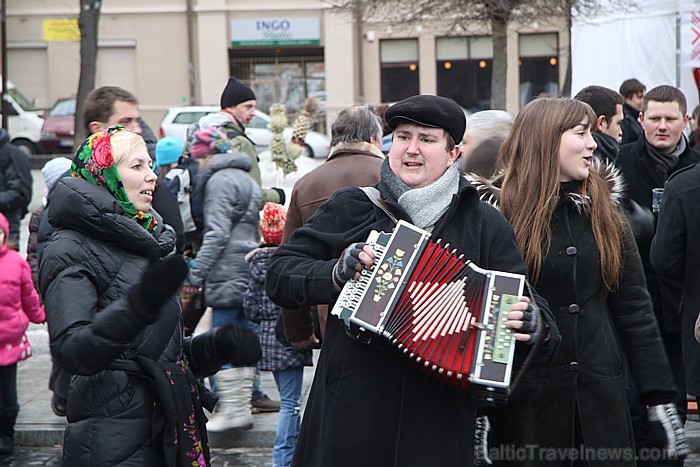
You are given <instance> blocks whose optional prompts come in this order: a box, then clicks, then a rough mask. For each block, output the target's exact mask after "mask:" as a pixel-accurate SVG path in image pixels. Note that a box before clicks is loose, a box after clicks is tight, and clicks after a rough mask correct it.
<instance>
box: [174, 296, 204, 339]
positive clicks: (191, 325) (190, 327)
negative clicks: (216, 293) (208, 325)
mask: <svg viewBox="0 0 700 467" xmlns="http://www.w3.org/2000/svg"><path fill="white" fill-rule="evenodd" d="M180 298H181V300H182V315H183V324H182V326H183V328H184V331H185V336H190V335H192V333H193V332H194V329H195V328H196V327H197V324H198V323H199V320H200V319H202V315H204V312H205V311H206V309H207V306H206V304H205V303H206V302H205V301H204V287H199V288H198V289H197V290H196V291H195V292H194V294H190V293H187V292H185V289H184V288H181V289H180Z"/></svg>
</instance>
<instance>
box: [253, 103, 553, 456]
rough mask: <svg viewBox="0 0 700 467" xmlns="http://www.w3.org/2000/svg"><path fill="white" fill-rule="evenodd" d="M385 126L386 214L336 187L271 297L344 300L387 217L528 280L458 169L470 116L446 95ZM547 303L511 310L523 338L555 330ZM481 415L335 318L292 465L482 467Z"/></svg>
mask: <svg viewBox="0 0 700 467" xmlns="http://www.w3.org/2000/svg"><path fill="white" fill-rule="evenodd" d="M386 119H387V122H388V123H389V125H390V126H391V128H392V129H393V130H394V133H393V134H394V136H393V143H392V146H391V150H390V151H389V155H388V158H387V159H385V160H384V162H383V165H382V168H381V173H380V182H379V183H378V184H377V185H375V188H376V189H377V190H378V192H379V195H380V197H381V200H382V201H383V202H384V203H385V204H386V208H382V207H380V206H381V203H380V202H379V201H378V200H376V202H377V204H375V201H371V200H370V198H369V197H368V195H367V194H366V192H365V191H363V190H360V189H359V188H357V187H346V188H343V189H341V190H338V191H336V192H335V193H334V194H333V195H332V196H331V197H330V198H329V199H328V201H326V202H325V203H324V204H323V205H321V207H319V208H318V210H317V211H316V213H315V214H314V215H313V216H311V218H310V219H309V221H308V222H307V223H306V224H305V225H304V226H302V227H300V228H298V229H297V230H296V231H295V232H294V235H292V238H291V239H290V242H289V243H288V244H285V245H282V246H280V247H279V249H278V250H277V252H276V254H275V255H274V256H273V257H272V259H271V262H270V266H269V270H268V274H267V283H266V290H267V293H268V295H269V296H270V298H271V299H272V300H273V301H275V302H276V303H277V304H278V305H280V306H283V307H287V308H298V307H302V306H309V305H316V304H320V303H329V304H332V303H334V302H335V301H336V299H337V298H338V295H339V294H340V291H341V289H342V287H343V286H344V284H345V283H346V282H347V281H348V280H349V279H351V278H358V277H359V276H360V271H362V270H364V269H370V267H371V265H372V261H373V260H374V259H375V254H374V251H373V250H372V248H370V247H369V246H368V245H366V244H365V243H364V242H365V241H366V240H367V236H368V234H369V233H370V232H371V231H372V230H378V231H384V232H390V231H391V230H392V229H393V228H394V223H393V220H392V218H390V217H389V216H388V215H387V213H386V212H387V211H384V209H387V210H388V211H390V212H392V213H393V214H392V215H393V216H395V217H396V218H399V219H403V220H406V221H409V222H411V223H412V224H414V225H416V226H418V227H420V228H422V229H424V230H427V231H429V232H431V234H432V237H431V238H432V239H433V240H436V239H437V238H441V239H442V240H443V241H445V242H449V244H450V245H451V247H453V248H456V249H457V250H459V251H460V253H464V255H465V257H466V258H467V259H470V260H473V261H474V262H475V263H476V264H478V265H480V266H481V267H484V268H487V269H496V270H501V271H510V272H514V273H520V274H525V273H526V269H525V265H524V264H523V260H522V257H521V254H520V251H519V249H518V246H517V244H516V242H515V236H514V234H513V230H512V228H511V227H510V225H509V224H508V223H507V221H506V220H505V218H503V216H502V215H501V214H500V213H499V212H498V211H497V210H496V209H494V208H493V207H491V206H488V205H487V204H486V203H484V202H480V201H479V199H478V194H477V192H476V190H475V189H474V187H472V186H471V185H470V184H469V182H467V181H466V179H464V178H463V177H461V176H460V174H459V171H458V170H457V164H456V163H455V162H456V160H457V158H458V156H459V151H460V149H459V146H457V145H456V144H455V142H456V141H460V140H461V138H462V136H463V135H464V129H465V124H466V119H465V117H464V113H463V112H462V109H461V108H460V107H459V106H458V105H457V104H456V103H455V102H454V101H452V100H451V99H447V98H444V97H439V96H413V97H410V98H408V99H405V100H403V101H401V102H399V103H397V104H395V105H393V106H392V107H391V108H389V110H387V112H386ZM540 305H541V306H544V307H545V308H544V309H542V308H539V309H538V308H536V307H533V306H531V305H530V304H528V303H526V299H524V300H523V301H520V302H517V303H515V304H513V305H512V307H511V308H510V312H509V313H508V315H509V321H508V323H507V325H508V326H512V327H513V328H515V329H518V330H519V331H517V330H516V334H515V335H516V336H517V338H518V339H522V340H527V341H537V340H539V338H540V337H542V336H543V335H544V334H545V333H544V331H543V327H542V326H541V323H542V321H543V320H542V317H543V316H546V315H547V313H541V311H540V310H546V304H544V303H541V304H540ZM547 311H548V310H547ZM511 320H512V321H511ZM556 340H557V339H556V338H554V339H550V342H551V341H556ZM476 409H477V402H476V400H475V399H472V398H471V393H470V392H469V391H460V390H455V389H454V388H450V387H448V386H446V385H440V384H437V383H436V382H435V381H433V380H431V379H430V378H428V377H427V376H425V375H424V374H422V373H421V372H419V371H416V370H415V369H414V368H411V367H410V365H407V364H404V363H402V361H401V360H400V359H397V358H396V355H395V354H394V353H393V352H386V351H382V350H381V349H378V348H377V347H376V346H375V345H367V344H366V343H363V342H359V341H358V340H356V339H355V338H353V337H352V336H351V335H350V334H349V333H348V332H346V328H345V325H344V324H343V321H342V320H340V319H336V318H335V317H329V319H328V321H327V323H326V331H325V335H324V339H323V346H322V349H321V353H320V358H319V362H318V366H317V368H316V375H315V377H314V383H313V386H312V389H311V394H310V396H309V401H308V404H307V406H306V410H305V413H304V420H303V423H302V427H301V433H300V436H299V441H298V443H297V448H296V452H295V456H294V461H293V463H292V464H293V465H304V466H325V465H334V466H346V465H347V466H356V465H382V466H392V465H393V466H424V465H472V454H473V452H472V449H473V436H474V424H475V417H476Z"/></svg>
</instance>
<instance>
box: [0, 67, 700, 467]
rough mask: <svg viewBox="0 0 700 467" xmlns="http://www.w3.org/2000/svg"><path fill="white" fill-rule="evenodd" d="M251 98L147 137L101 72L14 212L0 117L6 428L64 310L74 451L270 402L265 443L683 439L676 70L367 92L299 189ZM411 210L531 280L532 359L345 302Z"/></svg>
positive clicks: (250, 421) (681, 195) (203, 423)
mask: <svg viewBox="0 0 700 467" xmlns="http://www.w3.org/2000/svg"><path fill="white" fill-rule="evenodd" d="M256 104H257V101H256V96H255V93H254V91H253V90H252V89H251V88H250V87H248V86H247V85H246V84H244V83H242V82H241V81H239V80H237V79H236V78H231V79H229V81H228V82H227V83H226V84H225V86H224V89H223V91H222V94H221V101H220V106H221V110H220V111H219V112H216V113H213V114H210V115H207V116H205V117H202V118H201V119H200V120H199V121H198V122H196V123H194V124H192V125H191V126H190V128H189V129H188V132H187V138H186V140H185V141H182V140H179V139H177V138H171V137H166V138H161V139H160V140H157V141H156V138H155V136H153V135H152V132H151V131H150V128H148V125H147V124H146V123H145V122H144V121H143V119H141V118H140V113H139V109H138V101H137V99H136V97H135V96H133V95H132V94H131V93H130V92H128V91H126V90H124V89H121V88H117V87H112V86H104V87H101V88H98V89H96V90H94V91H92V92H91V93H90V94H89V95H88V97H87V99H86V102H85V105H84V122H85V127H86V130H87V131H88V133H89V134H90V136H89V137H88V138H87V140H85V141H84V142H82V144H80V146H79V147H78V149H77V151H76V153H75V155H74V156H73V157H72V159H69V158H55V159H53V160H51V161H49V162H47V164H46V165H45V167H44V168H43V169H42V175H43V177H44V181H45V185H46V190H45V192H44V193H43V197H42V203H41V206H40V207H39V208H38V209H37V210H36V211H35V212H33V213H32V216H31V221H30V228H29V232H22V233H21V232H20V228H19V223H20V221H21V219H22V218H23V217H24V215H25V214H27V209H28V206H29V202H30V200H31V197H32V192H31V173H30V171H29V166H28V163H27V161H26V158H25V157H24V156H23V154H22V153H21V152H18V151H17V150H16V149H15V148H13V147H12V145H11V144H10V143H9V142H8V141H7V140H8V138H7V134H6V132H4V130H0V320H1V321H2V322H1V323H0V329H1V330H0V454H10V453H12V451H13V445H14V443H13V435H14V426H15V423H16V418H17V415H18V413H19V410H20V407H19V404H18V397H17V382H16V380H17V364H18V362H20V361H21V360H24V359H26V358H29V357H30V356H31V345H30V342H29V340H28V338H27V336H26V333H25V331H26V329H27V326H28V323H29V322H33V323H42V322H46V324H47V326H48V332H49V339H50V348H51V357H52V371H51V375H50V378H49V382H48V384H49V388H50V389H51V391H52V395H53V397H52V401H51V409H52V410H53V412H54V413H55V414H56V415H57V416H61V417H65V418H66V420H67V427H66V430H65V435H64V444H63V459H64V463H65V465H168V466H181V465H182V466H184V465H188V466H191V465H197V466H208V465H211V459H210V454H209V443H208V437H207V433H224V435H225V434H226V433H230V432H234V431H235V430H245V429H250V428H251V427H252V426H253V425H254V423H255V417H254V414H256V413H260V412H279V416H278V424H277V434H276V437H275V441H274V446H273V465H274V466H275V467H278V466H279V467H282V466H289V465H296V466H324V465H348V466H349V465H353V466H354V465H382V466H384V465H394V466H407V465H416V466H417V465H505V464H515V465H533V466H534V465H555V466H565V465H566V466H570V465H577V466H578V465H589V466H594V465H601V466H602V465H606V466H607V465H654V466H657V465H682V463H683V458H684V457H685V456H686V455H687V454H688V451H689V449H688V444H687V441H686V439H685V432H684V423H685V421H686V419H687V413H688V403H687V402H688V401H687V397H688V395H691V396H697V395H698V394H700V380H699V379H698V375H697V372H696V371H694V367H695V365H696V362H697V361H698V359H700V352H699V351H698V349H699V348H700V347H699V345H700V344H698V341H697V340H696V339H698V337H700V333H699V332H698V331H697V329H700V326H699V325H698V324H697V323H696V321H698V322H699V323H700V320H698V311H697V309H698V307H697V304H698V302H699V301H700V296H699V295H698V294H699V293H700V292H698V290H700V287H698V286H699V285H700V284H699V283H698V280H697V277H698V276H697V275H696V274H694V273H693V272H692V269H691V268H692V266H693V265H694V264H695V262H693V259H694V258H695V256H697V251H696V249H694V248H691V245H692V242H693V239H695V238H697V237H695V235H698V234H700V233H698V231H697V230H698V225H697V224H698V223H697V221H696V219H697V216H698V213H697V212H698V203H700V201H698V200H699V199H700V198H699V197H698V195H700V193H699V192H698V191H699V190H700V178H699V177H700V168H699V166H698V162H699V161H700V152H698V149H700V146H698V145H699V144H700V136H699V135H700V131H699V130H698V125H697V122H698V119H699V118H700V107H698V108H696V109H694V110H693V111H692V113H691V115H688V108H687V101H686V97H685V96H684V95H683V93H682V92H681V91H680V90H679V89H677V88H675V87H673V86H668V85H662V86H657V87H654V88H653V89H650V90H648V91H647V89H646V87H645V86H644V85H643V84H642V83H641V82H640V81H638V80H636V79H630V80H627V81H625V82H623V83H622V85H621V86H620V89H619V92H617V91H614V90H612V89H608V88H605V87H602V86H588V87H586V88H584V89H582V90H581V91H580V92H579V93H578V94H577V95H576V96H575V97H574V98H563V97H548V96H542V97H538V98H536V99H534V100H532V101H531V102H529V103H528V104H526V105H525V106H524V107H523V108H522V109H521V110H520V111H519V112H518V113H517V115H515V116H513V115H510V114H509V113H507V112H505V111H501V110H486V111H481V112H477V113H475V114H472V115H470V116H469V117H466V116H465V114H464V112H463V111H462V109H461V107H460V106H459V105H458V104H457V103H456V102H454V101H453V100H451V99H448V98H444V97H440V96H428V95H418V96H411V97H409V98H407V99H404V100H402V101H400V102H398V103H396V104H393V105H391V106H377V107H374V106H368V105H356V106H351V107H348V108H346V109H343V110H341V111H340V112H339V113H338V116H337V118H336V119H335V121H334V122H333V125H332V129H331V136H332V141H331V152H330V155H329V157H328V159H327V160H326V161H325V162H324V163H323V164H321V165H320V166H318V167H317V168H316V169H314V170H313V171H311V172H309V173H308V174H306V175H304V176H303V177H302V178H300V179H299V180H298V181H297V182H296V183H295V185H294V187H293V189H292V192H291V195H290V196H289V200H287V195H286V193H285V191H284V189H282V188H278V187H263V186H262V181H261V175H260V166H259V157H258V153H257V151H256V148H255V145H254V143H253V142H252V141H251V140H250V139H249V138H248V137H247V136H246V134H245V128H246V125H247V124H248V123H249V122H250V120H251V118H252V117H253V115H254V113H255V109H256ZM688 124H689V125H688ZM687 126H689V129H690V131H689V132H687V133H686V127H687ZM686 134H687V135H686ZM299 142H301V143H302V144H303V141H296V143H299ZM399 221H405V222H408V223H410V224H412V225H414V226H415V227H417V228H418V229H420V230H421V231H423V232H425V234H426V235H427V236H428V237H429V238H430V239H431V240H432V241H434V242H438V241H439V242H445V243H449V245H450V248H452V249H454V250H455V251H457V252H458V253H459V254H460V255H462V258H463V259H464V260H468V261H470V262H473V263H474V264H476V265H478V266H479V267H480V268H483V269H485V270H494V271H501V272H504V273H512V274H517V275H522V276H523V277H525V278H527V287H525V291H524V293H523V296H522V297H520V298H519V299H517V300H514V301H513V303H511V304H510V307H509V308H508V309H507V310H506V311H505V316H506V318H505V321H504V323H503V325H504V326H505V327H506V328H509V329H511V330H512V334H513V336H514V337H513V338H514V342H515V343H514V344H513V345H514V354H513V358H514V361H515V362H516V365H518V366H519V365H521V364H522V373H518V375H517V378H514V380H517V381H516V382H515V384H514V385H513V387H512V388H510V393H509V397H508V398H507V401H504V403H494V398H493V397H492V396H491V397H489V396H486V397H484V396H483V395H481V394H480V393H478V392H477V391H476V390H473V389H464V388H454V387H452V386H450V385H448V384H445V383H444V381H443V382H439V381H436V380H435V378H429V377H426V375H425V372H421V371H416V368H414V366H412V365H410V364H406V361H404V359H401V358H397V355H398V354H399V352H396V351H393V350H392V349H390V346H387V345H386V343H384V344H383V345H382V341H381V339H380V338H379V337H377V336H373V335H371V334H370V333H368V332H367V330H365V329H363V328H354V327H353V326H351V325H349V324H348V322H347V320H344V319H339V318H338V317H336V316H334V315H333V314H331V313H330V312H329V310H330V309H332V308H333V305H334V304H335V302H336V301H337V300H338V297H339V295H340V294H341V293H342V292H343V290H344V289H345V288H346V284H347V283H348V282H350V281H353V282H354V281H356V280H357V279H359V278H360V277H362V276H363V275H366V274H367V273H368V272H370V271H372V270H373V268H375V267H376V262H377V261H378V260H379V259H381V251H380V250H377V248H376V247H373V245H372V244H370V243H368V237H369V236H370V233H371V232H373V231H383V232H391V231H392V230H393V229H394V228H395V226H396V225H397V222H399ZM25 234H26V235H28V236H29V242H28V247H27V257H26V261H25V260H24V259H23V258H22V257H21V255H20V254H19V253H18V252H17V251H15V250H16V249H18V239H19V235H25ZM375 250H376V251H375ZM193 297H197V304H196V305H193V304H192V303H190V301H192V302H194V299H193ZM205 309H209V310H210V311H211V316H212V323H211V329H209V330H204V331H199V332H194V333H193V330H194V328H195V326H196V325H197V321H198V320H199V318H200V317H201V314H202V313H203V312H204V310H205ZM445 313H446V312H445ZM185 323H186V325H185ZM482 330H483V329H482ZM312 349H320V352H319V355H318V363H317V368H316V369H315V374H314V379H313V382H312V385H311V392H310V394H309V398H308V402H307V405H306V408H305V410H304V413H303V414H302V409H301V407H302V400H301V389H302V382H303V368H304V367H305V366H309V365H311V364H312V352H313V350H312ZM523 362H524V363H523ZM261 371H270V372H271V373H272V375H273V378H274V381H275V383H276V385H277V388H278V393H279V396H280V400H279V401H277V400H274V398H271V397H270V396H268V395H267V394H265V393H264V391H263V390H262V388H261V385H260V372H261ZM470 387H471V386H470ZM205 411H206V412H205ZM302 415H303V416H302ZM115 440H118V443H115ZM613 459H614V460H613Z"/></svg>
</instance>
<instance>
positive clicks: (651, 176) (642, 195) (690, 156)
mask: <svg viewBox="0 0 700 467" xmlns="http://www.w3.org/2000/svg"><path fill="white" fill-rule="evenodd" d="M682 137H683V138H684V136H682ZM698 161H700V152H698V151H696V150H695V149H691V148H690V146H689V145H686V149H685V151H683V153H682V154H681V155H680V158H679V161H678V164H677V165H676V166H675V167H674V168H672V169H671V170H669V172H668V175H666V176H662V175H660V174H659V173H658V172H657V171H656V169H655V168H654V166H653V164H652V163H651V159H650V156H649V154H648V152H647V146H646V140H645V138H644V136H642V137H640V138H639V140H638V141H636V142H634V143H630V144H625V145H622V146H621V147H620V153H619V154H618V156H617V161H616V162H615V165H616V166H617V168H619V169H620V173H621V174H622V176H623V178H624V186H625V196H626V197H627V198H629V199H631V200H633V201H636V202H637V204H638V205H639V206H641V207H642V208H643V209H647V210H649V211H651V198H652V195H651V190H652V188H663V186H664V183H666V180H667V178H668V177H669V176H671V175H673V174H674V173H675V172H677V171H678V170H681V169H683V168H684V167H688V166H691V165H693V164H695V163H696V162H698ZM638 239H639V240H640V241H639V242H638V243H637V248H638V249H639V254H640V256H641V257H642V265H643V266H644V273H645V275H646V279H647V289H648V290H649V294H650V295H651V300H652V303H653V305H654V312H655V313H656V318H657V320H658V321H659V326H660V327H661V330H662V332H664V333H674V332H680V330H681V320H680V316H679V314H678V299H679V297H676V296H675V295H674V294H673V293H667V292H664V293H663V294H662V289H663V288H665V287H666V284H664V283H663V282H659V280H658V278H657V276H656V271H654V268H653V267H652V265H651V262H650V261H649V250H650V249H651V238H645V239H640V238H639V237H638Z"/></svg>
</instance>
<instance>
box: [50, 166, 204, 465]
mask: <svg viewBox="0 0 700 467" xmlns="http://www.w3.org/2000/svg"><path fill="white" fill-rule="evenodd" d="M49 221H50V222H51V224H52V225H53V226H54V227H55V228H56V231H55V232H54V234H53V236H52V238H51V241H50V242H49V243H48V245H47V246H46V248H45V250H44V252H43V255H42V257H41V263H40V271H39V282H40V285H41V290H42V291H43V296H44V303H45V307H46V309H50V310H51V311H50V313H48V315H49V316H50V318H49V320H48V326H49V335H50V340H51V351H52V354H53V356H54V357H55V358H56V359H57V360H58V362H59V363H60V365H61V367H62V368H64V369H65V370H66V371H68V372H69V373H71V374H73V375H75V376H74V377H73V380H72V382H71V388H70V392H69V397H68V417H67V418H68V426H67V428H66V431H65V437H64V451H63V455H64V459H63V461H64V465H82V466H108V465H169V464H170V465H175V464H174V463H171V462H167V461H166V459H172V453H171V452H170V451H169V446H164V445H163V444H164V443H163V436H164V435H163V433H164V432H168V430H170V428H169V425H168V424H167V420H168V419H169V417H172V415H173V414H172V413H168V412H166V411H165V409H164V408H163V407H165V406H166V405H168V404H171V403H172V400H170V401H168V400H163V399H164V398H167V397H168V395H166V394H164V393H162V392H161V393H159V392H157V391H155V390H154V387H158V385H159V383H162V378H161V379H160V380H154V378H152V377H148V376H147V374H148V373H149V371H147V370H144V368H151V369H152V368H168V369H170V370H171V371H172V372H173V374H175V373H176V372H177V373H178V374H181V373H182V372H183V371H185V372H189V369H186V367H181V366H180V364H179V363H178V362H187V361H188V360H187V358H186V357H187V356H183V354H182V352H183V341H182V331H181V326H180V319H181V317H180V313H181V309H180V305H179V302H178V300H177V298H176V297H175V296H173V297H172V298H171V299H170V300H169V301H168V302H167V303H166V304H165V305H164V306H163V308H162V309H161V313H160V316H159V318H158V319H157V321H156V322H155V323H153V324H152V325H150V326H145V327H140V326H137V325H136V323H138V322H139V321H138V320H137V319H136V318H135V313H136V311H135V310H134V309H133V308H132V307H131V306H130V305H129V302H128V300H127V291H128V290H129V289H130V288H131V287H132V286H133V285H134V284H137V283H138V282H139V280H140V277H141V274H142V273H143V271H144V269H145V268H146V266H147V265H148V264H149V263H150V262H151V261H154V260H158V259H159V258H161V257H163V256H165V255H167V254H168V253H170V252H171V251H173V249H174V247H175V234H174V232H173V231H172V229H170V228H169V227H167V226H166V225H165V224H160V225H159V228H158V230H157V234H156V235H155V236H152V235H151V234H149V233H148V232H147V231H146V230H145V229H143V228H142V227H141V226H139V225H138V224H137V223H136V222H134V221H133V220H132V219H130V218H129V217H128V216H126V215H125V212H124V210H123V208H122V207H121V204H119V203H118V202H117V201H116V200H115V199H114V197H113V196H112V195H111V194H109V192H108V191H107V190H105V189H104V188H102V187H98V186H96V185H93V184H91V183H89V182H87V181H85V180H82V179H79V178H65V179H63V180H61V181H60V182H59V183H58V185H57V187H56V189H55V190H54V192H53V194H52V203H51V208H50V210H49ZM136 361H138V362H139V364H135V362H136ZM177 368H183V370H182V371H176V370H175V369H177ZM193 370H196V369H193ZM151 374H152V372H151ZM189 374H190V375H191V373H189ZM171 384H173V385H178V387H179V385H182V384H183V379H182V378H173V382H172V383H171ZM160 387H161V388H162V387H163V386H162V384H161V386H160ZM180 389H185V390H186V391H187V392H188V393H189V392H190V386H189V385H188V386H186V387H184V388H180ZM159 396H160V397H159ZM194 416H195V417H196V419H197V420H204V418H203V417H204V414H203V412H202V411H201V406H200V407H199V409H198V410H197V408H196V407H195V414H194ZM202 443H203V447H204V449H205V450H206V449H207V448H206V444H207V443H206V434H204V439H202ZM172 449H175V446H172ZM168 453H169V454H168ZM207 457H208V453H207ZM178 465H179V464H178Z"/></svg>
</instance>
